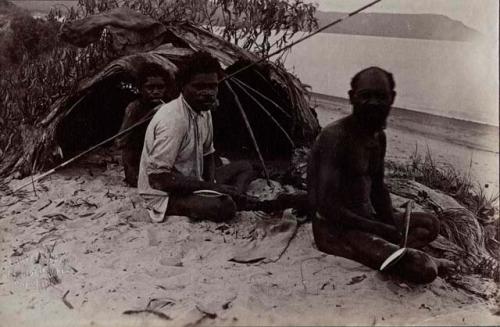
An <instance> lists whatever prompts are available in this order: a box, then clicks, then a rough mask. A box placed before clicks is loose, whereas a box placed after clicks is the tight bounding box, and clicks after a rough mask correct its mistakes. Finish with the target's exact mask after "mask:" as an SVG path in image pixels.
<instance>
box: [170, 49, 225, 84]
mask: <svg viewBox="0 0 500 327" xmlns="http://www.w3.org/2000/svg"><path fill="white" fill-rule="evenodd" d="M223 72H224V71H223V70H222V67H221V66H220V64H219V61H217V59H215V58H214V57H212V55H211V54H210V53H208V52H206V51H199V52H195V53H193V54H192V55H191V56H189V57H188V59H187V61H186V62H185V63H184V64H183V65H182V67H181V69H180V70H179V73H178V75H177V81H178V84H179V86H180V87H182V86H184V85H186V84H187V83H188V82H189V81H190V80H191V78H192V77H193V76H194V75H196V74H210V73H217V75H218V76H219V78H221V77H222V75H223Z"/></svg>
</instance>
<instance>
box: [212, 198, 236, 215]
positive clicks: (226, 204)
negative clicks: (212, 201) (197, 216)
mask: <svg viewBox="0 0 500 327" xmlns="http://www.w3.org/2000/svg"><path fill="white" fill-rule="evenodd" d="M218 200H219V202H218V204H217V210H216V212H217V215H216V217H214V219H212V220H213V221H226V220H230V219H232V218H234V216H235V215H236V204H235V203H234V201H233V199H232V198H231V197H230V196H228V195H225V194H224V195H223V196H221V197H219V198H218Z"/></svg>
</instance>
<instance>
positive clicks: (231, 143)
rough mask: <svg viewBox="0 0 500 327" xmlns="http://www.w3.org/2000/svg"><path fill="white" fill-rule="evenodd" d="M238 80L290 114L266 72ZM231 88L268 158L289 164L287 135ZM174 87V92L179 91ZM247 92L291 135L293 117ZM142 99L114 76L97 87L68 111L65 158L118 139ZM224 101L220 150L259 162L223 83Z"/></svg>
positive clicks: (61, 138) (217, 121)
mask: <svg viewBox="0 0 500 327" xmlns="http://www.w3.org/2000/svg"><path fill="white" fill-rule="evenodd" d="M241 65H243V64H242V63H240V64H235V65H233V66H232V67H230V68H229V69H228V73H230V72H232V71H234V70H236V69H238V68H239V67H241ZM237 78H238V79H240V80H241V81H243V82H244V83H245V84H247V85H248V86H250V87H251V88H254V89H255V90H257V91H258V92H260V93H261V94H262V95H264V96H265V97H267V98H269V99H272V101H274V102H276V103H277V104H279V105H280V106H281V107H282V108H284V109H285V110H286V109H287V108H288V107H287V106H289V104H288V103H287V102H286V101H284V99H285V97H284V96H283V95H281V96H280V94H278V92H279V90H278V88H276V87H275V86H273V85H271V83H270V82H269V81H268V80H267V79H266V78H265V77H264V75H263V74H262V73H261V72H258V71H256V70H253V69H252V70H248V71H245V72H243V73H240V74H238V76H237ZM231 86H232V88H233V90H234V91H235V92H236V93H237V94H238V98H239V100H240V101H241V104H242V107H243V108H244V111H245V113H246V115H247V118H248V120H249V123H250V125H251V127H252V130H253V132H254V135H255V138H256V141H257V144H258V145H259V147H260V150H261V151H262V154H263V156H264V158H265V159H266V160H282V159H285V160H288V158H289V155H290V154H291V152H292V146H291V144H290V142H289V141H288V140H287V139H286V137H285V136H284V134H283V132H282V131H280V129H279V128H278V127H277V125H276V123H275V122H273V121H272V120H271V119H270V117H269V116H268V114H266V113H265V112H264V111H263V110H262V109H261V108H260V107H259V106H258V105H257V104H256V103H255V101H254V100H253V99H251V97H250V96H248V95H247V94H246V93H245V92H244V91H243V90H242V89H241V88H240V87H238V86H237V85H236V84H234V83H231ZM172 88H174V89H175V86H172ZM247 92H249V93H250V94H252V96H253V97H254V98H256V99H257V100H258V101H259V102H260V103H261V104H262V105H263V106H264V107H265V108H266V110H267V111H268V112H269V114H270V115H272V116H273V117H274V119H275V120H276V121H278V122H279V123H280V125H281V126H282V127H283V128H284V129H285V130H286V131H288V132H289V131H290V127H291V122H292V120H291V117H290V114H288V113H287V114H284V113H283V112H282V111H281V109H278V108H277V107H276V106H275V105H273V104H272V103H271V102H270V101H269V100H266V99H264V98H263V97H262V96H261V95H258V94H257V93H255V92H254V91H251V90H249V89H248V88H247ZM177 95H178V94H176V95H175V96H177ZM137 96H138V95H137V91H136V88H135V86H134V83H133V79H132V78H131V77H130V76H125V75H122V76H113V77H112V78H108V79H105V80H104V81H101V82H100V83H98V84H96V85H94V86H93V87H92V89H91V90H90V92H88V93H87V95H86V96H85V97H84V99H83V100H82V101H81V102H80V103H79V104H77V105H76V106H75V107H74V108H73V109H72V110H71V111H69V112H68V113H67V114H66V116H65V117H64V118H63V120H62V122H61V123H60V124H59V125H58V129H57V131H56V137H57V142H58V144H59V146H60V147H61V150H62V152H63V155H64V159H65V160H67V159H69V158H70V157H72V156H75V155H77V154H79V153H81V152H83V151H85V150H87V149H89V148H90V147H92V146H94V145H96V144H98V143H99V142H102V141H103V140H105V139H107V138H109V137H112V136H113V135H116V134H117V133H118V132H119V130H120V126H121V123H122V120H123V116H124V111H125V108H126V107H127V105H128V104H129V103H130V102H132V101H134V100H135V99H136V98H137ZM77 100H78V99H75V100H74V101H77ZM166 100H167V101H168V100H169V99H166ZM219 102H220V105H219V108H218V109H217V110H216V111H215V112H213V125H214V143H215V148H216V149H217V150H218V151H219V153H221V154H222V155H224V156H226V157H228V158H230V159H241V158H246V159H250V160H252V161H256V160H257V153H256V150H255V148H254V146H253V143H252V140H251V138H250V136H249V135H250V134H249V131H248V128H247V127H246V125H245V122H244V120H243V118H242V114H241V111H240V109H239V108H238V106H237V104H236V102H235V99H234V96H233V94H232V93H231V92H230V91H229V90H228V88H227V87H226V86H225V84H224V83H222V84H221V86H220V89H219ZM73 103H75V102H73ZM146 124H147V123H146ZM114 144H115V142H109V143H107V144H106V145H103V147H110V146H113V145H114Z"/></svg>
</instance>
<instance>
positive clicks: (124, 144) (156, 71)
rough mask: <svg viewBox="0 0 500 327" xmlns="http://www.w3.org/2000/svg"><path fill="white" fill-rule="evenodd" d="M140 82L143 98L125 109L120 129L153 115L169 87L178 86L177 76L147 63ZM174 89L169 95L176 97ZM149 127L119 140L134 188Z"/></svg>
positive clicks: (126, 170)
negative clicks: (175, 79) (176, 83)
mask: <svg viewBox="0 0 500 327" xmlns="http://www.w3.org/2000/svg"><path fill="white" fill-rule="evenodd" d="M137 84H138V85H137V86H138V88H139V98H138V99H137V100H135V101H133V102H131V103H130V104H129V105H128V106H127V108H126V109H125V115H124V117H123V122H122V126H121V128H120V131H123V130H125V129H127V128H129V127H130V126H132V125H134V124H136V123H138V122H140V121H141V120H143V119H144V118H146V117H147V116H148V115H150V114H151V112H152V110H153V109H154V108H155V107H156V106H158V105H159V104H161V103H162V101H163V99H164V98H165V96H166V95H167V92H166V91H167V87H168V88H169V89H173V88H174V80H173V77H172V76H170V74H168V73H167V72H165V71H164V70H163V68H162V67H161V66H159V65H157V64H145V65H144V66H143V67H142V68H141V70H140V72H139V76H138V78H137ZM174 91H175V90H173V91H171V92H168V94H170V95H171V96H173V92H174ZM147 126H148V125H147V123H144V124H143V125H141V126H138V127H136V128H134V129H133V130H131V131H130V132H129V133H127V134H125V135H123V136H122V137H121V138H120V139H119V140H118V147H119V148H120V150H121V152H122V164H123V168H124V171H125V181H126V182H127V184H129V185H130V186H133V187H136V186H137V176H138V175H139V163H140V160H141V153H142V146H143V144H144V135H145V134H146V128H147Z"/></svg>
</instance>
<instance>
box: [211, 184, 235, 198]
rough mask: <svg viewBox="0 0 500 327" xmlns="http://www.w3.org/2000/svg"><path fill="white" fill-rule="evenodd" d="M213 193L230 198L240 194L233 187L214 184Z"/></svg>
mask: <svg viewBox="0 0 500 327" xmlns="http://www.w3.org/2000/svg"><path fill="white" fill-rule="evenodd" d="M214 191H217V192H220V193H224V194H227V195H229V196H231V197H232V196H238V195H240V194H241V193H240V192H239V191H238V189H237V188H236V187H235V186H232V185H226V184H215V187H214Z"/></svg>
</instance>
